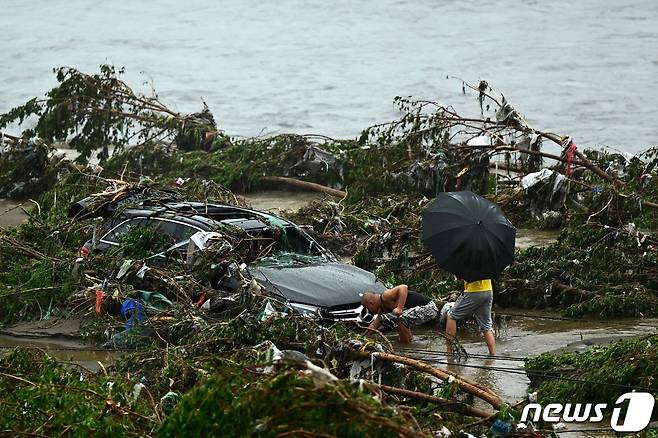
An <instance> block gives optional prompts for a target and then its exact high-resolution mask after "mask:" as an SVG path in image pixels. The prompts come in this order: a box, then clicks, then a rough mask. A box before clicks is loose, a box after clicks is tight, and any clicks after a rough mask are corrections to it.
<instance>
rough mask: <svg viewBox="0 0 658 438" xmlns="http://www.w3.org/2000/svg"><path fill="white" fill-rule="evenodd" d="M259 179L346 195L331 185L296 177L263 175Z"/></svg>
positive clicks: (334, 194) (340, 196) (331, 194)
mask: <svg viewBox="0 0 658 438" xmlns="http://www.w3.org/2000/svg"><path fill="white" fill-rule="evenodd" d="M261 181H263V182H270V183H281V184H287V185H289V186H293V187H299V188H301V189H306V190H312V191H315V192H321V193H326V194H327V195H330V196H336V197H338V198H344V197H345V196H347V192H344V191H343V190H338V189H332V188H331V187H327V186H323V185H321V184H317V183H313V182H309V181H302V180H300V179H296V178H289V177H287V176H264V177H262V178H261Z"/></svg>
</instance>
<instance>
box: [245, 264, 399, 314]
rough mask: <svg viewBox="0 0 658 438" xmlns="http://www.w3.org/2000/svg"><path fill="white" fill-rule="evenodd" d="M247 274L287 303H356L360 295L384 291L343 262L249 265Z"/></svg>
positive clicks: (366, 276) (367, 274)
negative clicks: (268, 265) (286, 265)
mask: <svg viewBox="0 0 658 438" xmlns="http://www.w3.org/2000/svg"><path fill="white" fill-rule="evenodd" d="M249 272H251V275H252V276H253V277H254V278H255V279H256V280H257V281H258V282H259V283H261V284H262V285H263V286H264V287H265V288H266V289H267V290H268V292H271V293H277V292H279V293H280V294H282V295H283V296H284V297H285V298H286V299H287V300H289V301H293V302H298V303H303V304H312V305H315V306H322V307H332V306H340V305H345V304H351V303H358V302H359V300H360V298H359V294H360V293H363V292H368V291H371V292H383V291H384V290H385V289H386V287H385V286H384V285H383V284H382V283H380V282H378V281H377V280H376V279H375V276H374V275H373V274H372V273H370V272H368V271H365V270H363V269H361V268H358V267H356V266H353V265H347V264H344V263H326V264H319V265H302V266H291V267H260V266H250V267H249Z"/></svg>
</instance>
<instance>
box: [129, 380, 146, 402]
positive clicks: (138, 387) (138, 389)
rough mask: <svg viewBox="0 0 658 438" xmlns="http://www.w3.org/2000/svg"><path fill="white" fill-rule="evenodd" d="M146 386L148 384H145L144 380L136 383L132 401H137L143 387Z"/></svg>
mask: <svg viewBox="0 0 658 438" xmlns="http://www.w3.org/2000/svg"><path fill="white" fill-rule="evenodd" d="M144 388H146V385H144V384H143V383H142V382H137V383H135V386H133V393H132V402H133V403H135V402H136V401H137V399H138V398H139V395H140V394H141V393H142V389H144Z"/></svg>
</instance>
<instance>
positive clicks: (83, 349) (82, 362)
mask: <svg viewBox="0 0 658 438" xmlns="http://www.w3.org/2000/svg"><path fill="white" fill-rule="evenodd" d="M17 347H22V348H38V349H40V350H42V351H44V352H46V353H47V354H48V355H50V356H52V357H54V358H55V359H57V360H58V361H60V362H62V363H64V364H67V363H68V364H75V365H78V366H80V367H83V368H85V369H86V370H88V371H91V372H97V371H99V370H100V369H101V365H102V366H103V367H105V368H107V367H108V366H110V365H112V364H113V363H114V362H115V361H116V360H117V359H118V358H119V357H120V356H121V355H122V354H123V352H120V351H114V350H104V349H101V348H97V347H95V346H93V345H85V344H82V343H80V342H78V341H73V340H69V339H63V338H58V337H53V338H48V337H43V338H36V337H18V336H8V335H0V356H2V355H3V354H6V353H8V352H9V351H11V349H13V348H17Z"/></svg>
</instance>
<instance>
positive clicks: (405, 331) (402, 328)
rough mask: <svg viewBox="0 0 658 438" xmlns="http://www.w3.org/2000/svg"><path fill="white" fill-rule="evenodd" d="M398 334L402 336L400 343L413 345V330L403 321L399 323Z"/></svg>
mask: <svg viewBox="0 0 658 438" xmlns="http://www.w3.org/2000/svg"><path fill="white" fill-rule="evenodd" d="M398 334H399V335H400V342H402V343H403V344H411V330H409V327H407V326H406V325H405V323H403V322H402V321H398Z"/></svg>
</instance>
